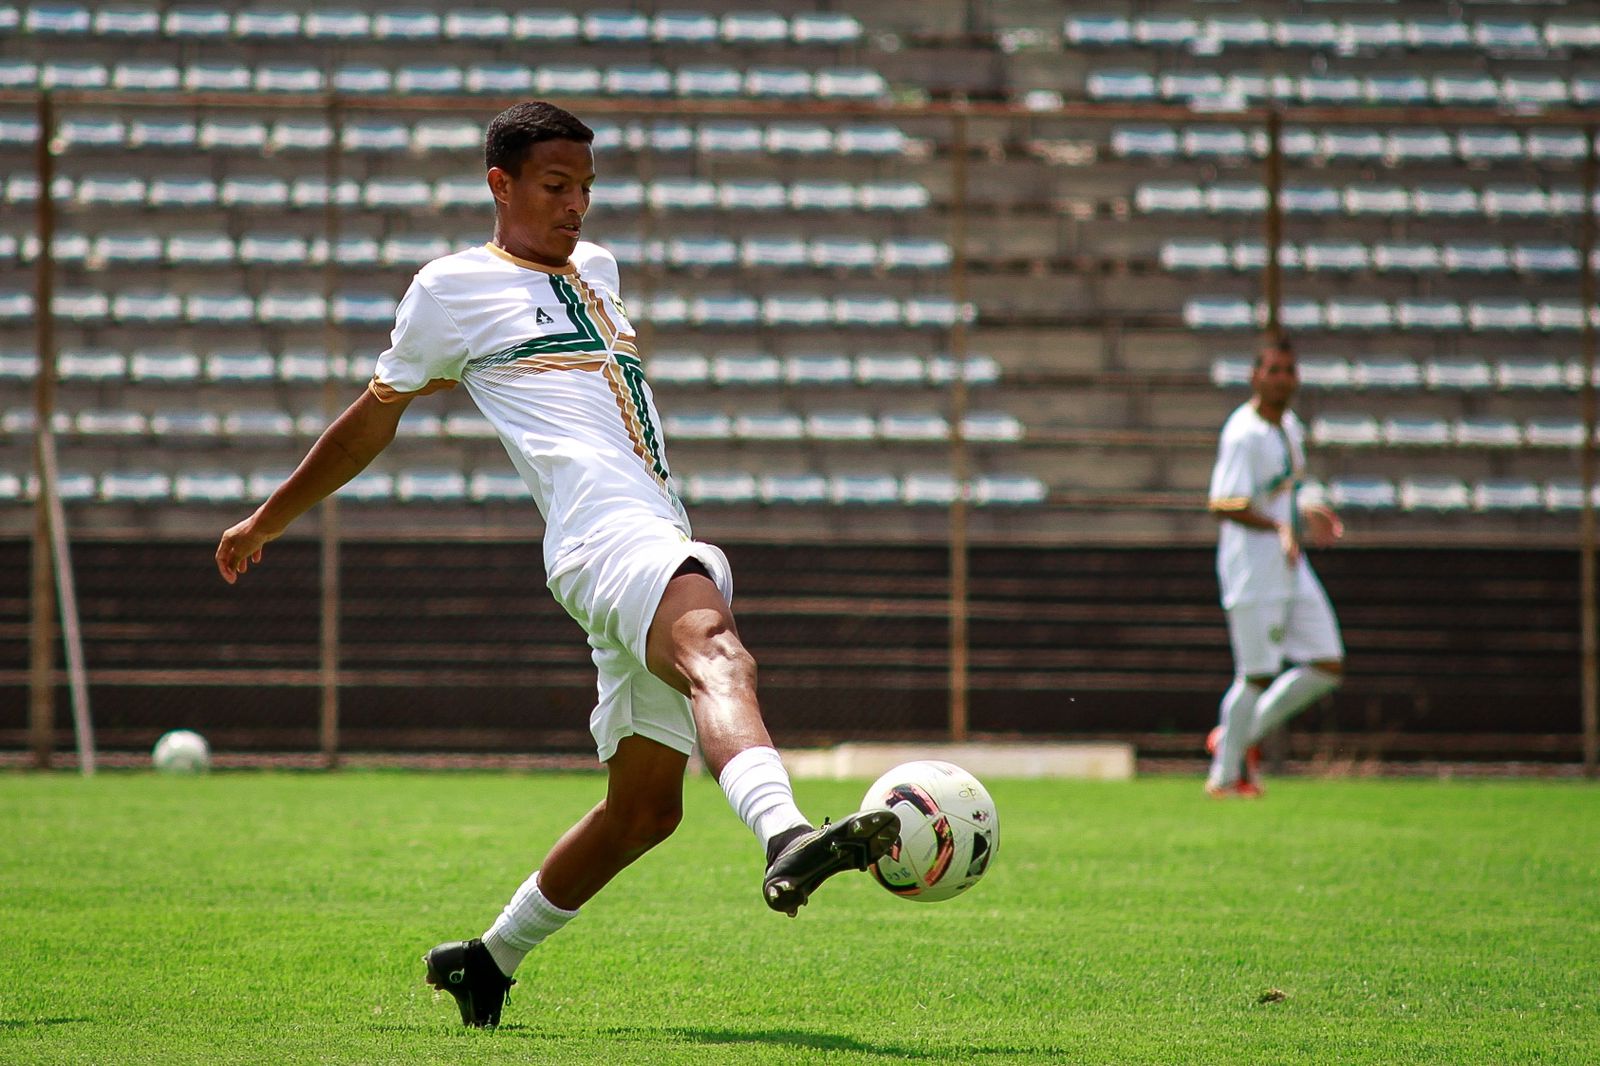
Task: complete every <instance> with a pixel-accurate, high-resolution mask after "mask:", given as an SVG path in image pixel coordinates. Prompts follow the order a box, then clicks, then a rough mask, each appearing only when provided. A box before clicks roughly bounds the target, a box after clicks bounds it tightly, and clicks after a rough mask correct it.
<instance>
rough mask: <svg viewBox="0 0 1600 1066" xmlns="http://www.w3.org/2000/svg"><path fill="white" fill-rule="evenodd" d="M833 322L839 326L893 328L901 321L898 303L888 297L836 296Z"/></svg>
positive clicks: (865, 295) (863, 295) (864, 295)
mask: <svg viewBox="0 0 1600 1066" xmlns="http://www.w3.org/2000/svg"><path fill="white" fill-rule="evenodd" d="M833 321H834V323H835V324H836V325H839V326H893V325H898V324H900V322H901V321H902V314H901V307H900V303H899V301H897V300H895V299H894V298H893V297H889V296H876V295H867V294H861V295H852V296H837V297H835V298H834V300H833Z"/></svg>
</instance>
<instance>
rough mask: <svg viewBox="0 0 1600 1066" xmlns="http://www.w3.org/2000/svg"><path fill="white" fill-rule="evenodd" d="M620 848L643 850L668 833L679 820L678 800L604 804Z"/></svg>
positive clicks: (681, 812) (641, 851)
mask: <svg viewBox="0 0 1600 1066" xmlns="http://www.w3.org/2000/svg"><path fill="white" fill-rule="evenodd" d="M607 813H608V814H609V815H610V817H611V820H612V823H613V826H614V828H615V830H616V832H617V836H618V837H619V838H620V842H621V844H622V847H623V849H624V850H626V851H629V852H638V853H641V854H642V853H643V852H646V851H649V850H650V849H651V848H653V847H655V846H656V845H657V844H659V843H661V842H662V841H664V840H666V839H667V838H668V837H670V836H671V835H672V834H673V832H674V831H675V830H676V829H677V828H678V824H679V823H680V822H682V821H683V805H682V804H680V803H637V804H630V805H629V806H628V807H627V808H625V809H622V810H619V809H617V808H616V807H615V805H610V806H608V808H607Z"/></svg>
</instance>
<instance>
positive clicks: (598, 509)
mask: <svg viewBox="0 0 1600 1066" xmlns="http://www.w3.org/2000/svg"><path fill="white" fill-rule="evenodd" d="M593 140H594V133H593V132H592V131H591V130H590V129H589V128H588V127H587V126H585V125H584V124H583V123H582V122H580V121H579V120H578V119H577V118H576V117H574V116H573V115H571V114H570V113H568V112H566V111H564V110H562V109H561V108H558V107H555V106H553V105H551V104H547V103H526V104H519V105H517V106H516V107H513V108H510V109H509V110H507V111H505V112H503V113H502V114H500V115H499V116H497V117H496V118H495V119H494V120H493V121H492V122H491V123H490V124H489V128H488V130H487V133H486V136H485V143H484V157H485V164H486V166H487V181H488V185H489V189H490V191H491V192H492V193H493V195H494V201H495V228H494V239H493V240H492V241H491V242H490V243H488V244H485V245H482V246H480V247H477V248H471V249H468V250H467V251H464V252H458V253H456V254H454V255H448V256H445V257H443V258H441V259H436V260H434V261H433V262H431V263H429V264H427V265H426V266H424V267H423V268H422V270H420V271H419V272H418V273H417V275H416V277H415V278H414V279H413V280H412V283H411V286H410V288H409V289H407V291H406V294H405V297H404V299H402V300H401V302H400V307H399V310H398V312H397V314H396V319H395V328H394V333H393V337H392V343H391V346H390V347H389V349H388V350H387V351H385V352H384V353H383V354H382V355H381V356H379V358H378V364H377V370H376V372H375V373H374V374H373V377H372V381H371V383H370V385H369V386H368V388H367V389H366V390H365V391H364V392H363V393H362V394H361V396H360V398H358V399H357V400H356V401H355V402H354V403H353V404H351V405H350V407H349V408H348V409H347V410H346V411H345V412H344V413H343V414H342V415H340V416H339V418H338V419H337V420H336V421H335V422H334V423H333V424H332V425H331V426H329V427H328V429H327V430H326V431H325V432H324V433H323V435H322V437H321V438H320V439H319V440H318V441H317V443H316V444H315V445H313V446H312V448H311V451H310V452H309V453H308V454H307V455H306V457H305V459H304V460H303V461H302V462H301V464H300V466H299V467H298V468H297V469H296V470H295V471H294V473H293V474H292V475H290V477H289V479H288V480H287V481H285V482H284V483H283V485H282V486H280V487H279V488H278V489H277V490H276V491H275V492H274V493H273V494H272V495H271V497H270V498H268V499H267V501H266V502H265V503H263V504H262V505H261V506H260V507H259V508H258V509H257V510H256V512H255V513H254V514H253V515H251V516H250V517H249V518H247V519H245V520H244V521H243V522H240V523H239V524H238V525H235V526H233V527H232V528H230V529H229V530H228V531H227V532H226V533H224V534H223V535H222V541H221V543H220V544H219V545H218V547H217V555H216V561H217V567H218V569H219V570H220V571H221V573H222V576H223V578H224V579H225V580H227V581H228V582H230V583H232V582H233V581H235V580H236V579H237V578H238V576H239V575H240V574H242V573H244V572H245V571H246V570H247V569H248V568H249V565H250V564H251V563H252V562H259V561H260V559H261V552H262V546H263V545H265V544H266V543H267V542H269V541H271V540H273V539H275V538H277V537H278V536H280V535H281V534H282V533H283V531H284V530H285V529H286V528H287V527H288V525H289V523H290V522H292V521H293V520H294V519H295V518H296V517H298V516H299V515H301V514H303V513H304V512H305V511H307V510H309V509H310V508H311V507H312V506H314V505H315V504H317V503H318V502H319V501H321V500H322V499H323V498H324V497H326V496H327V495H328V494H329V493H332V492H334V491H335V490H336V489H338V488H339V487H340V486H341V485H343V484H344V483H345V482H347V481H349V480H350V479H351V478H353V477H355V476H356V475H357V474H358V473H360V472H361V471H362V470H363V469H364V468H365V467H366V466H367V464H369V463H370V462H371V461H372V460H373V459H374V458H375V457H376V456H377V455H378V454H379V453H380V452H381V451H383V449H384V448H385V447H386V446H387V445H388V444H389V442H390V441H391V440H393V438H394V434H395V427H396V425H397V424H398V423H399V421H400V416H401V414H402V413H403V412H404V411H405V409H406V407H407V405H409V404H410V403H411V402H412V401H413V400H415V399H416V398H417V397H419V396H425V395H427V394H428V393H431V392H435V391H438V390H440V389H445V388H451V387H453V386H455V385H456V384H457V383H460V384H463V385H465V386H466V389H467V391H468V393H469V394H470V395H471V396H472V399H473V400H474V401H475V402H476V403H477V405H478V407H479V409H481V410H482V412H483V414H484V415H485V417H487V418H488V420H489V421H490V423H492V424H493V425H494V427H495V429H496V431H497V432H498V433H499V436H500V439H501V442H502V443H503V444H504V445H505V448H506V451H507V452H508V453H509V454H510V456H511V461H512V463H513V465H515V466H516V468H517V470H518V472H519V473H521V475H522V478H523V480H524V481H525V482H526V483H527V485H528V488H529V490H530V491H531V492H532V494H533V497H534V500H535V501H536V502H537V504H538V506H539V510H540V512H541V513H542V514H543V515H544V518H545V526H546V528H545V536H544V563H545V571H546V577H547V584H548V586H549V588H550V590H551V592H552V593H554V594H555V597H556V599H557V601H559V602H560V603H561V605H562V606H563V607H564V608H566V610H567V612H568V613H570V614H571V615H572V617H573V618H575V619H576V620H577V621H578V622H579V624H581V625H582V626H583V627H584V630H585V631H586V632H587V633H588V635H589V644H590V646H591V647H592V648H593V659H594V663H595V666H596V668H597V669H598V671H599V686H598V688H599V698H598V701H597V704H596V706H595V709H594V712H593V714H592V716H591V718H590V730H591V732H592V733H593V734H594V738H595V743H596V744H597V746H598V751H599V756H600V761H601V762H603V763H605V764H606V768H607V771H608V782H607V787H606V796H605V799H603V800H602V801H601V802H600V803H599V804H597V805H596V806H595V807H594V809H593V810H591V811H590V812H589V813H588V814H587V815H586V816H585V817H584V818H583V819H581V820H580V821H579V822H578V823H577V824H576V825H574V826H573V827H572V828H571V829H569V830H568V831H567V832H566V834H565V835H564V836H562V837H561V839H560V840H559V841H558V842H557V843H556V845H555V846H554V847H553V848H552V849H551V851H550V853H549V855H547V856H546V857H545V860H544V862H543V864H542V865H541V866H540V868H539V869H538V870H536V871H535V872H534V873H533V874H532V875H531V876H530V877H528V879H527V881H526V882H525V883H524V884H523V885H522V887H521V888H519V889H518V890H517V891H516V893H515V894H514V895H513V896H512V898H511V901H510V903H508V904H507V905H506V907H505V909H504V910H503V912H502V913H501V915H500V917H499V918H498V919H497V920H496V921H495V922H494V923H493V925H492V926H491V927H490V928H489V930H488V931H487V932H485V933H484V935H483V937H482V939H481V941H480V940H477V939H474V940H469V941H454V942H450V943H446V944H441V945H439V946H438V947H436V948H434V949H433V950H432V951H430V952H428V954H427V957H426V961H427V964H428V971H427V978H428V980H429V982H430V983H432V984H435V985H437V986H439V987H441V988H444V989H445V990H446V991H448V992H450V993H451V995H453V996H454V997H455V998H456V1002H457V1005H458V1006H459V1007H460V1009H461V1018H462V1021H463V1022H465V1023H466V1024H468V1025H496V1024H498V1023H499V1020H500V1011H501V1007H502V1006H503V1004H504V1002H505V995H506V991H507V989H509V987H510V986H511V984H512V981H511V974H512V973H513V972H514V971H515V970H516V968H517V966H518V964H519V963H520V962H521V961H522V959H523V957H524V956H525V955H526V954H527V953H528V951H529V950H531V949H532V948H533V947H534V946H535V945H537V944H538V943H540V942H541V941H542V940H544V938H545V937H547V936H549V935H550V934H551V933H553V932H555V931H556V930H558V929H560V928H561V927H562V926H563V925H565V924H566V923H567V922H568V921H570V920H571V919H572V918H573V917H574V916H575V915H576V914H577V910H578V908H579V907H580V906H582V905H583V904H584V903H586V902H587V901H588V900H589V899H590V898H592V897H593V896H594V895H595V893H597V892H598V891H600V889H601V888H602V887H604V886H605V885H606V884H607V883H608V882H609V881H610V880H611V879H612V878H613V877H615V876H616V875H617V874H618V873H619V872H620V871H621V870H622V869H623V868H625V867H626V866H628V864H630V863H632V862H633V861H634V860H636V859H638V858H639V857H640V856H641V855H643V854H644V853H645V852H646V851H648V850H650V849H651V848H652V847H654V846H655V845H656V844H658V843H660V842H661V841H663V840H665V839H666V838H667V837H668V836H669V835H670V834H671V833H672V831H673V829H674V828H676V826H677V824H678V821H679V819H680V818H681V817H682V812H683V807H682V792H683V775H684V769H685V766H686V764H687V760H688V755H689V753H690V751H691V750H693V748H694V746H695V744H696V743H697V742H698V744H699V748H700V752H701V755H702V756H703V758H704V759H705V762H706V765H707V766H708V768H709V769H710V770H711V771H712V772H713V773H715V774H716V775H717V778H718V781H719V782H720V783H721V785H722V788H723V790H724V791H725V792H726V793H727V796H728V801H729V803H731V804H732V805H733V808H734V810H735V811H736V812H738V814H739V816H740V817H741V818H742V819H744V821H745V823H746V824H747V825H749V827H750V828H751V830H752V831H754V832H755V834H756V836H757V838H758V839H760V840H761V841H762V843H763V844H764V845H765V847H766V850H767V869H766V875H765V878H764V880H763V885H762V891H763V897H764V898H765V900H766V902H767V905H768V906H769V907H771V908H772V909H774V910H777V911H782V912H786V913H788V914H790V915H791V916H793V915H794V914H795V913H796V912H797V911H798V909H799V908H800V907H801V906H802V905H804V904H805V903H806V902H807V900H808V898H809V897H810V894H811V893H812V892H813V891H814V890H815V889H816V888H817V886H818V885H820V884H821V883H822V881H823V880H825V879H826V878H828V877H830V876H832V875H833V874H835V873H838V872H839V871H841V870H845V869H865V868H866V866H867V865H868V863H869V862H872V861H875V860H876V859H877V858H878V857H879V856H881V855H882V854H883V853H884V852H885V851H887V850H888V848H889V847H890V845H891V844H892V843H893V842H894V839H895V837H896V835H897V833H898V831H899V822H898V819H897V818H896V817H895V815H893V814H892V813H890V812H888V811H865V812H861V813H858V814H856V815H852V816H851V817H849V818H846V819H843V820H842V821H840V822H838V823H836V824H834V825H831V826H827V825H825V826H824V827H823V828H822V829H820V830H816V829H813V828H812V827H811V825H810V824H809V823H808V822H807V821H806V819H805V817H804V816H803V815H802V814H801V813H800V810H799V809H798V808H797V807H796V805H795V802H794V795H793V792H792V790H791V788H790V784H789V777H788V774H787V772H786V771H785V769H784V766H783V763H782V761H781V760H780V758H779V756H778V753H777V751H776V750H775V749H774V748H773V746H772V738H771V737H770V736H769V735H768V733H767V728H766V725H765V724H764V723H763V721H762V717H761V711H760V707H759V705H758V704H757V701H756V666H755V661H754V659H753V658H752V657H751V655H750V653H749V652H748V651H747V650H746V649H745V647H744V644H743V643H742V642H741V641H740V639H739V633H738V629H737V627H736V626H735V624H734V618H733V614H732V611H731V608H730V606H729V603H730V598H731V595H732V587H733V580H732V575H731V573H730V570H729V567H728V560H727V558H726V557H725V556H724V555H723V553H722V551H721V550H720V549H718V548H717V547H715V546H714V545H711V544H706V543H703V542H700V541H696V540H694V539H693V538H692V535H691V533H690V529H689V520H688V518H687V517H686V516H685V514H684V511H683V506H682V504H680V503H679V501H678V497H677V494H676V493H675V492H674V491H673V488H672V480H671V474H670V472H669V470H668V468H667V459H666V451H665V442H664V441H663V439H662V435H661V429H660V425H661V420H660V417H659V416H658V415H657V412H656V408H655V401H654V399H653V397H652V395H651V392H650V387H649V385H648V384H647V383H646V382H645V379H644V374H643V370H642V366H641V363H640V360H639V352H638V349H637V348H636V347H635V344H634V331H633V327H632V325H631V324H630V323H629V321H628V317H627V312H626V310H625V309H624V306H623V302H622V297H621V294H620V284H619V280H618V273H617V263H616V260H615V259H614V258H613V257H612V256H611V254H610V253H609V252H607V251H606V250H605V249H603V248H601V247H599V246H598V245H595V244H592V243H589V242H586V241H582V240H580V239H579V238H580V235H581V234H582V230H583V218H584V215H585V213H586V212H587V211H588V209H589V195H590V194H589V190H590V186H591V185H592V184H593V182H594V178H595V166H594V154H593V150H592V148H591V145H592V142H593ZM525 578H526V570H525V568H524V567H523V565H522V558H521V556H520V555H517V556H512V557H509V558H508V559H507V560H506V579H507V580H524V579H525Z"/></svg>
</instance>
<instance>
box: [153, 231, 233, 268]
mask: <svg viewBox="0 0 1600 1066" xmlns="http://www.w3.org/2000/svg"><path fill="white" fill-rule="evenodd" d="M165 254H166V259H167V261H168V262H169V263H176V264H180V265H185V266H192V265H196V264H205V263H227V262H231V261H232V260H233V258H234V255H235V245H234V242H233V238H231V237H228V236H226V235H224V234H221V233H209V232H207V233H174V234H172V235H171V236H170V237H168V238H167V240H166V246H165Z"/></svg>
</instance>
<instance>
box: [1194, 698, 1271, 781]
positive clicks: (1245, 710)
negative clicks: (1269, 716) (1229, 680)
mask: <svg viewBox="0 0 1600 1066" xmlns="http://www.w3.org/2000/svg"><path fill="white" fill-rule="evenodd" d="M1260 698H1261V690H1260V689H1258V688H1256V687H1255V686H1254V685H1252V684H1250V682H1248V681H1246V680H1245V679H1244V678H1242V677H1236V678H1234V679H1233V684H1232V685H1231V686H1229V688H1228V691H1227V692H1226V693H1224V694H1223V696H1222V713H1221V714H1220V715H1219V716H1218V723H1217V724H1218V725H1220V726H1221V727H1222V739H1221V740H1220V741H1219V742H1218V743H1217V750H1216V751H1215V752H1213V753H1212V755H1211V772H1210V773H1209V774H1207V775H1206V785H1207V787H1209V788H1226V787H1227V786H1229V785H1231V784H1233V783H1234V782H1235V781H1238V780H1239V774H1240V771H1241V770H1242V768H1243V766H1244V749H1245V748H1247V747H1249V746H1250V745H1249V744H1248V743H1247V741H1248V739H1249V736H1250V725H1251V721H1252V718H1253V716H1254V713H1255V709H1256V701H1257V700H1258V699H1260Z"/></svg>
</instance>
